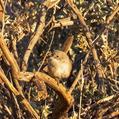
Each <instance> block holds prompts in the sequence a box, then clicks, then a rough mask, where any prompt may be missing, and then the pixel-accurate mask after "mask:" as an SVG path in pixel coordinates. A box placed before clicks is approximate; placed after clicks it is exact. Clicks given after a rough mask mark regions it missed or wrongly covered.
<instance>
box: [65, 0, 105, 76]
mask: <svg viewBox="0 0 119 119" xmlns="http://www.w3.org/2000/svg"><path fill="white" fill-rule="evenodd" d="M67 3H68V4H69V5H70V7H71V8H72V9H73V11H74V12H75V14H77V16H78V18H79V21H80V23H81V24H82V25H83V26H84V31H85V34H86V37H87V40H88V44H89V46H90V48H91V51H92V54H93V58H94V61H95V65H96V68H97V72H98V75H99V77H100V78H104V77H105V75H104V73H103V69H102V66H101V64H100V60H99V58H98V55H97V51H96V49H95V47H94V46H93V45H92V34H91V32H90V31H89V27H88V26H87V24H86V22H85V20H84V17H83V16H82V14H81V13H80V11H79V10H78V8H77V6H76V5H75V4H74V3H73V0H67Z"/></svg>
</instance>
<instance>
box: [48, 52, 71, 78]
mask: <svg viewBox="0 0 119 119" xmlns="http://www.w3.org/2000/svg"><path fill="white" fill-rule="evenodd" d="M71 70H72V62H71V60H70V58H69V57H68V55H67V53H65V52H63V51H61V50H55V51H54V52H53V53H52V55H51V56H50V57H49V59H48V72H49V74H50V75H51V76H52V77H53V78H56V79H58V80H61V79H67V78H68V77H69V76H70V73H71Z"/></svg>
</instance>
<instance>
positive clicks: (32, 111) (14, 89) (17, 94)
mask: <svg viewBox="0 0 119 119" xmlns="http://www.w3.org/2000/svg"><path fill="white" fill-rule="evenodd" d="M0 79H2V80H3V82H4V83H5V84H6V85H7V86H8V88H9V90H10V91H12V92H13V93H14V94H15V95H16V96H17V97H18V98H19V99H20V100H19V101H20V102H22V103H23V105H24V106H25V107H26V109H27V110H28V111H29V112H30V113H31V115H32V116H33V117H34V118H36V119H39V116H38V114H37V113H36V112H35V110H34V109H33V108H32V106H31V105H30V104H29V102H28V101H27V100H26V99H25V98H24V97H23V96H22V95H21V94H20V93H19V92H18V91H17V90H16V88H15V87H14V86H13V85H12V84H11V83H10V81H9V80H8V79H7V77H6V76H5V75H4V74H3V73H2V71H1V70H0Z"/></svg>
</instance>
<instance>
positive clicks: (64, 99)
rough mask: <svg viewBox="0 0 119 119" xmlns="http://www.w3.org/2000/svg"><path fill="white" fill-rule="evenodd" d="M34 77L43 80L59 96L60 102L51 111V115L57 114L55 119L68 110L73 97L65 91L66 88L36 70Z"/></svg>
mask: <svg viewBox="0 0 119 119" xmlns="http://www.w3.org/2000/svg"><path fill="white" fill-rule="evenodd" d="M35 77H36V78H37V79H38V80H42V81H44V82H45V83H46V84H47V85H48V86H50V87H51V88H52V89H53V90H54V91H55V92H56V93H57V94H58V95H59V97H60V100H61V103H60V105H58V106H57V107H58V108H55V111H54V112H53V116H56V115H57V119H58V118H59V117H61V116H62V114H64V113H66V112H68V110H69V108H70V107H71V106H72V104H73V97H72V96H71V95H70V94H69V93H68V92H67V90H66V88H65V87H64V86H63V85H62V84H61V83H58V82H57V81H56V80H55V79H53V78H52V77H50V76H48V75H46V74H44V73H41V72H36V73H35Z"/></svg>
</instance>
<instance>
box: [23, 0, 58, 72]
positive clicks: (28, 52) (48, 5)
mask: <svg viewBox="0 0 119 119" xmlns="http://www.w3.org/2000/svg"><path fill="white" fill-rule="evenodd" d="M58 2H59V1H55V2H51V1H48V0H46V1H44V2H43V4H42V5H41V6H42V7H41V16H40V19H39V23H38V26H37V29H36V32H35V33H34V34H33V36H32V38H31V40H30V43H29V45H28V48H27V50H26V52H25V55H24V58H23V62H22V69H23V70H24V71H25V70H27V66H28V60H29V57H30V55H31V52H32V50H33V48H34V46H35V44H36V43H37V42H38V40H39V39H40V36H41V35H42V33H43V32H44V28H45V20H46V14H47V9H48V8H51V7H53V6H54V5H55V4H57V3H58Z"/></svg>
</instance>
